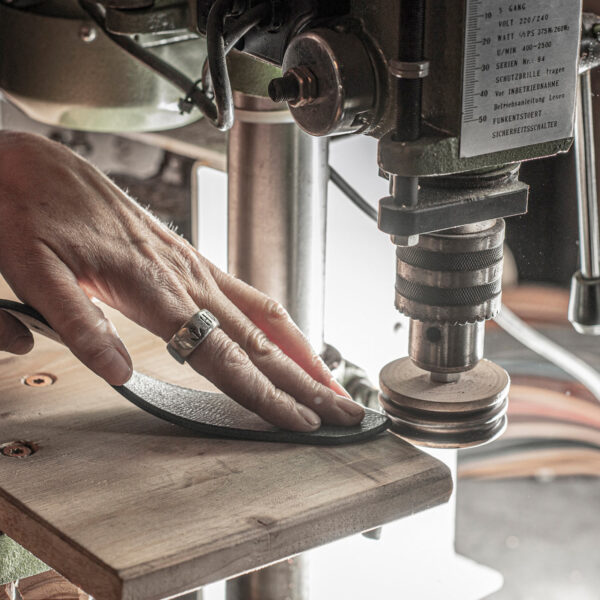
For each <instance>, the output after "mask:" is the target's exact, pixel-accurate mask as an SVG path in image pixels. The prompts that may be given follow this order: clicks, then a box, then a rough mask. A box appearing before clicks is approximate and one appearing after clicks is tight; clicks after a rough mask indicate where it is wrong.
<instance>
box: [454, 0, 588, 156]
mask: <svg viewBox="0 0 600 600" xmlns="http://www.w3.org/2000/svg"><path fill="white" fill-rule="evenodd" d="M466 19H467V21H466V27H465V32H466V33H465V35H466V39H465V56H464V67H463V116H462V119H463V120H462V131H461V145H460V155H461V157H469V156H479V155H481V154H489V153H491V152H498V151H500V150H511V149H513V148H520V147H522V146H530V145H531V144H538V143H542V142H551V141H555V140H559V139H563V138H566V137H570V136H571V135H572V133H573V118H574V113H575V98H576V93H575V92H576V82H577V62H578V57H579V35H580V27H581V0H524V1H522V2H514V1H513V2H509V1H507V0H467V16H466Z"/></svg>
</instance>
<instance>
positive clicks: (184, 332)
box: [167, 308, 220, 364]
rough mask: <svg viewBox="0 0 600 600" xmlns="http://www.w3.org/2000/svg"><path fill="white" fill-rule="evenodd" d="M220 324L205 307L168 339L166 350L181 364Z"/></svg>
mask: <svg viewBox="0 0 600 600" xmlns="http://www.w3.org/2000/svg"><path fill="white" fill-rule="evenodd" d="M219 326H220V323H219V320H218V319H217V317H215V315H213V314H212V313H211V312H210V311H209V310H206V309H205V308H204V309H202V310H200V311H198V312H197V313H196V314H195V315H194V316H193V317H192V318H191V319H190V320H189V321H187V322H186V323H184V324H183V326H182V327H181V329H179V331H178V332H177V333H176V334H175V335H174V336H173V337H172V338H171V339H170V340H169V343H168V344H167V350H168V351H169V354H170V355H171V356H172V357H173V358H174V359H175V360H176V361H177V362H179V363H181V364H183V363H184V362H185V361H186V360H187V357H188V356H189V355H190V354H191V353H192V352H193V351H194V350H195V349H196V348H197V347H198V346H199V345H200V344H201V343H202V342H203V341H204V340H205V339H206V338H207V337H208V336H209V335H210V334H211V332H212V331H213V329H216V328H217V327H219Z"/></svg>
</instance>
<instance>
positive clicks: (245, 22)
mask: <svg viewBox="0 0 600 600" xmlns="http://www.w3.org/2000/svg"><path fill="white" fill-rule="evenodd" d="M270 16H271V6H270V4H269V3H268V2H263V3H262V4H257V5H256V6H253V7H252V8H250V9H248V10H247V11H246V12H245V13H244V14H243V15H241V16H240V17H239V18H238V19H236V20H235V22H234V23H233V25H232V27H231V28H230V29H228V30H227V31H226V32H225V35H224V36H223V37H224V42H225V54H229V51H230V50H232V49H233V48H234V46H235V45H236V44H237V43H238V42H239V41H240V40H241V39H242V38H243V37H244V36H245V35H246V34H247V33H248V32H249V31H250V30H251V29H253V28H254V27H256V26H257V25H258V24H260V23H261V22H262V21H264V20H266V19H267V18H268V17H270ZM201 81H202V89H203V90H204V91H205V92H208V90H212V82H211V78H210V70H209V65H208V60H206V61H204V65H203V67H202V77H201Z"/></svg>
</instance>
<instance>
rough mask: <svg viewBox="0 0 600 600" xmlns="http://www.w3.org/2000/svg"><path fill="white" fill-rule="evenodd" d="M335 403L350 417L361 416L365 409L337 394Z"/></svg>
mask: <svg viewBox="0 0 600 600" xmlns="http://www.w3.org/2000/svg"><path fill="white" fill-rule="evenodd" d="M337 405H338V406H339V407H340V408H341V409H342V410H343V411H344V412H345V413H346V414H348V415H350V416H351V417H357V418H358V417H363V416H364V414H365V409H364V408H363V407H362V406H361V405H360V404H357V403H356V402H354V400H348V398H345V397H344V396H337Z"/></svg>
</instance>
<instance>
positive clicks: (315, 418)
mask: <svg viewBox="0 0 600 600" xmlns="http://www.w3.org/2000/svg"><path fill="white" fill-rule="evenodd" d="M296 408H297V409H298V412H299V413H300V414H301V415H302V418H303V419H304V420H305V421H306V422H307V423H308V424H309V425H310V426H311V427H314V428H317V427H319V425H321V419H319V415H317V413H314V412H313V411H312V410H310V408H308V407H307V406H304V404H297V405H296Z"/></svg>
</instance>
